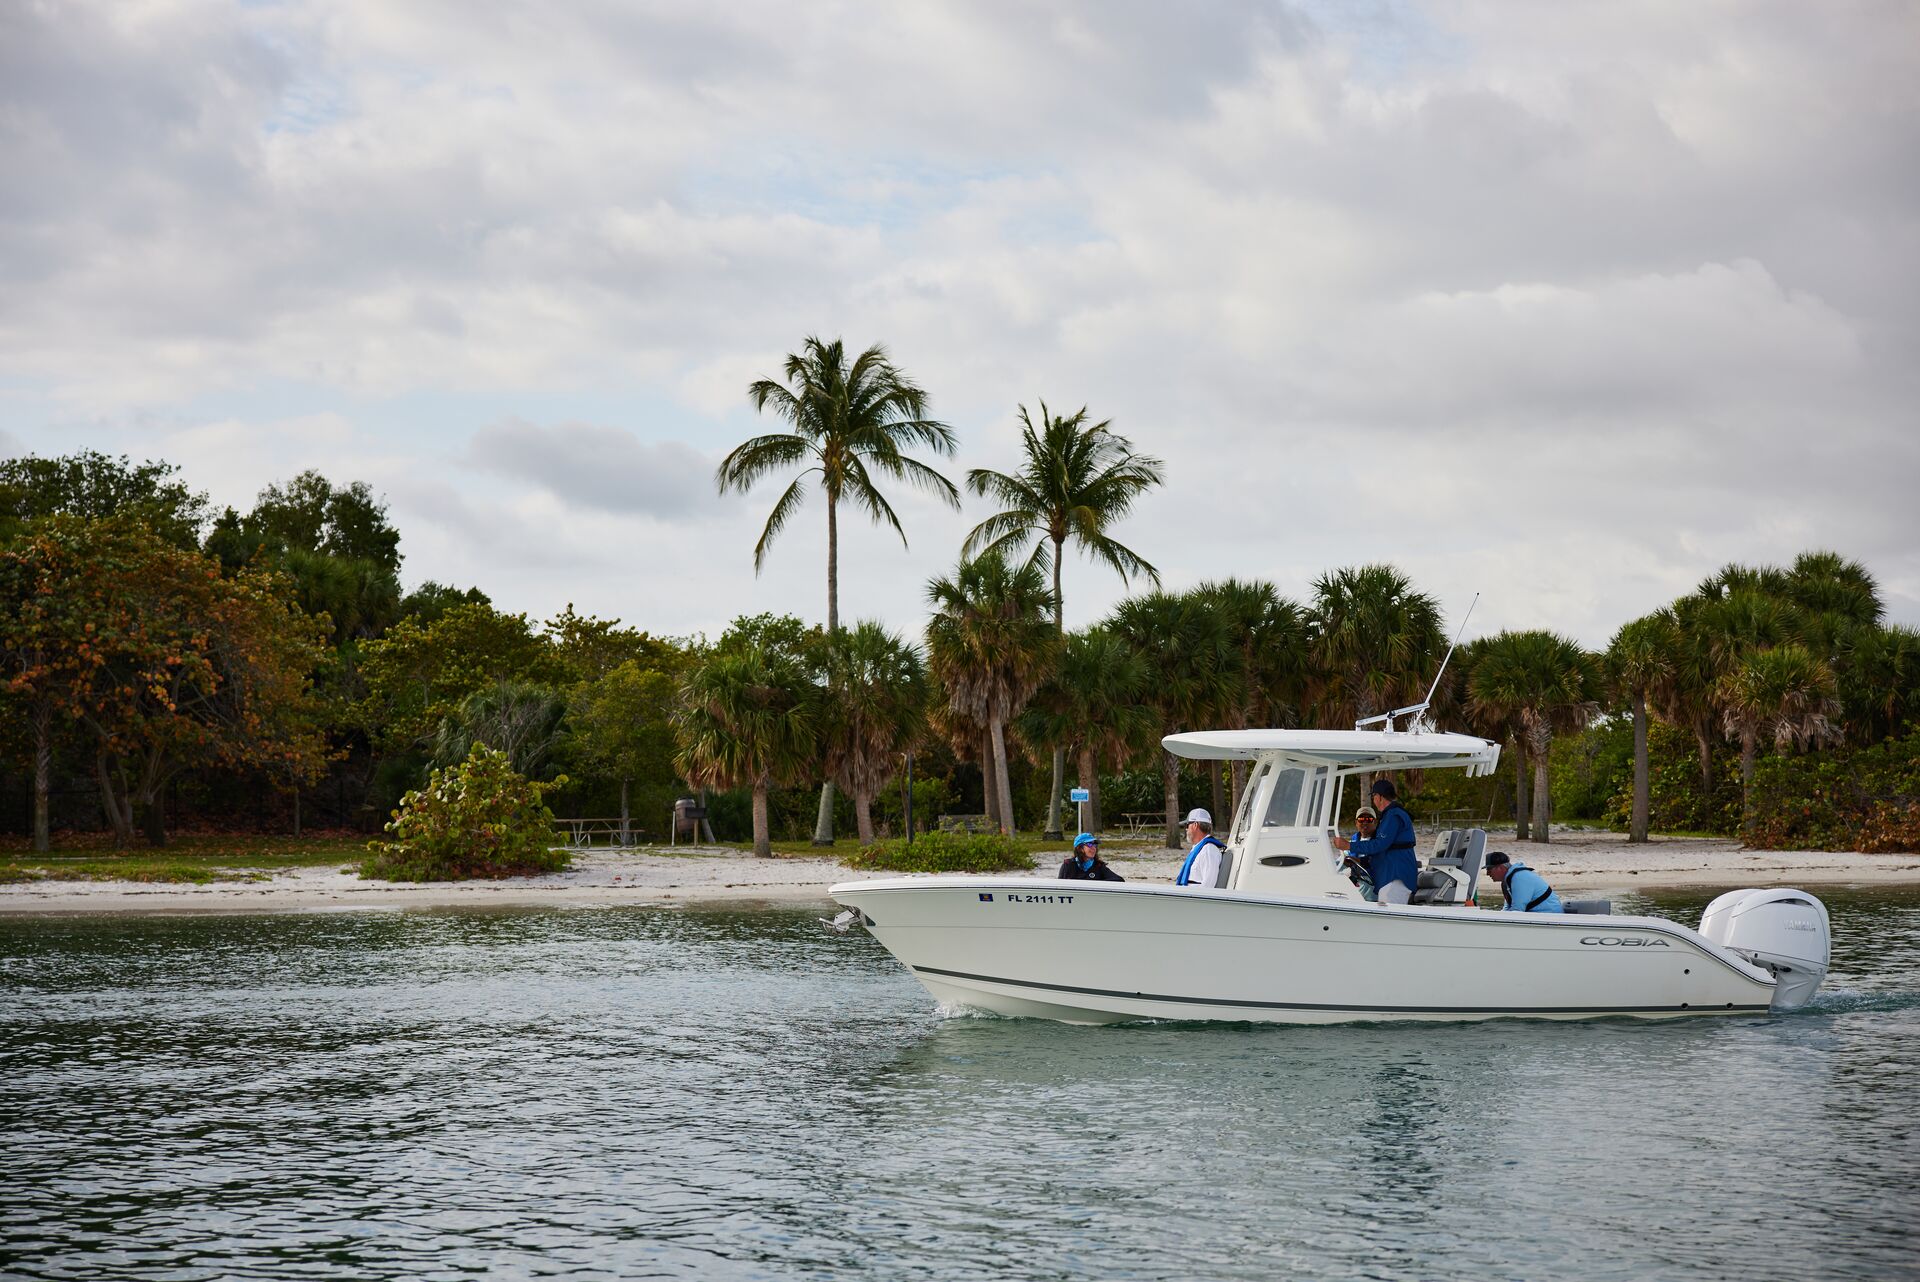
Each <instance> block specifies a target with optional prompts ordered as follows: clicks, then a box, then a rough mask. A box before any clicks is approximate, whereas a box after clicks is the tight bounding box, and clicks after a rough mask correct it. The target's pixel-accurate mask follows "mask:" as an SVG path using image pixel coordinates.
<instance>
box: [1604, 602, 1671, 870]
mask: <svg viewBox="0 0 1920 1282" xmlns="http://www.w3.org/2000/svg"><path fill="white" fill-rule="evenodd" d="M1675 627H1676V625H1675V622H1674V617H1673V615H1672V613H1671V612H1669V611H1665V610H1661V611H1657V612H1655V613H1653V614H1649V615H1647V616H1645V617H1644V618H1639V619H1635V620H1634V621H1633V622H1631V623H1628V624H1625V625H1623V626H1622V627H1621V629H1620V630H1619V631H1618V632H1616V633H1614V634H1613V641H1612V643H1611V644H1609V645H1608V647H1607V655H1606V671H1607V678H1608V682H1609V684H1610V685H1611V686H1612V688H1613V690H1614V692H1615V693H1616V694H1617V695H1618V696H1619V697H1621V698H1624V699H1626V700H1627V702H1628V703H1629V704H1630V705H1631V707H1632V708H1633V811H1632V817H1631V819H1630V821H1629V824H1628V829H1627V840H1628V841H1631V842H1644V841H1646V840H1647V824H1648V819H1649V816H1650V815H1651V813H1652V811H1651V807H1652V793H1651V791H1650V787H1651V778H1652V775H1651V773H1650V766H1649V763H1648V760H1647V706H1648V704H1649V702H1650V701H1652V700H1653V699H1654V698H1655V697H1656V696H1657V695H1658V693H1659V692H1660V691H1661V690H1663V689H1665V688H1666V686H1667V683H1669V682H1671V681H1672V680H1673V678H1674V673H1675V670H1676V666H1677V665H1676V662H1675V651H1676V650H1677V648H1678V638H1677V637H1676V636H1675Z"/></svg>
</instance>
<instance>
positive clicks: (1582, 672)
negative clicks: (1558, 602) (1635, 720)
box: [1470, 631, 1600, 842]
mask: <svg viewBox="0 0 1920 1282" xmlns="http://www.w3.org/2000/svg"><path fill="white" fill-rule="evenodd" d="M1599 676H1600V674H1599V668H1598V664H1597V662H1596V661H1595V659H1594V657H1593V656H1592V655H1589V654H1587V653H1586V652H1585V651H1584V650H1582V649H1581V648H1580V646H1579V645H1578V644H1577V643H1576V642H1573V641H1570V640H1568V639H1567V638H1566V637H1562V636H1556V635H1555V634H1553V633H1551V632H1542V631H1533V632H1503V633H1501V634H1499V635H1498V636H1495V637H1491V638H1489V639H1488V641H1487V644H1486V646H1485V648H1484V649H1483V650H1482V651H1481V653H1480V655H1479V658H1478V660H1477V661H1476V662H1475V664H1474V667H1473V678H1472V685H1471V693H1470V699H1471V702H1472V703H1473V704H1474V705H1476V706H1477V707H1479V708H1480V709H1482V710H1484V711H1485V712H1487V713H1489V714H1491V715H1494V716H1501V715H1506V716H1513V717H1517V718H1518V720H1519V723H1520V725H1521V727H1522V728H1523V730H1524V732H1525V736H1526V740H1527V755H1528V757H1529V758H1530V759H1531V760H1532V762H1533V840H1535V841H1539V842H1544V841H1547V840H1549V839H1550V832H1549V829H1548V823H1549V820H1550V819H1551V818H1552V814H1551V811H1552V805H1551V777H1550V774H1549V769H1550V765H1551V758H1552V752H1553V736H1554V735H1555V734H1556V733H1559V732H1561V731H1566V730H1578V729H1581V728H1582V727H1584V726H1585V725H1586V724H1587V723H1588V722H1589V721H1591V720H1592V719H1593V717H1594V715H1595V714H1596V713H1597V712H1598V711H1599V702H1598V699H1597V695H1598V693H1599V688H1600V680H1599Z"/></svg>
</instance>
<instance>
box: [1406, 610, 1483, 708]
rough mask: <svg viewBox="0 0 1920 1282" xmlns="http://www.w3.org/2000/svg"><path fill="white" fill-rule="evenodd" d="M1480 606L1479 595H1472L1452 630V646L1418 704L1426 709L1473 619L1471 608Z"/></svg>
mask: <svg viewBox="0 0 1920 1282" xmlns="http://www.w3.org/2000/svg"><path fill="white" fill-rule="evenodd" d="M1479 604H1480V594H1479V593H1478V592H1476V593H1474V594H1473V600H1471V601H1469V602H1467V612H1466V613H1465V614H1463V615H1461V616H1460V626H1459V627H1457V628H1455V629H1454V630H1453V644H1452V645H1450V646H1448V647H1447V657H1446V658H1444V659H1442V660H1440V671H1438V672H1436V673H1434V674H1433V684H1432V685H1431V686H1428V687H1427V697H1426V698H1425V699H1423V700H1421V702H1420V706H1421V707H1423V708H1424V707H1426V706H1427V705H1428V704H1429V703H1432V702H1433V696H1434V692H1435V691H1437V690H1438V689H1439V688H1440V678H1441V677H1444V676H1446V675H1447V665H1448V664H1449V663H1452V662H1453V652H1454V650H1455V649H1456V648H1457V647H1458V646H1459V644H1460V634H1461V633H1462V632H1465V631H1466V630H1467V620H1468V619H1471V618H1472V617H1473V607H1474V606H1476V605H1479Z"/></svg>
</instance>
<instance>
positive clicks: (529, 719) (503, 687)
mask: <svg viewBox="0 0 1920 1282" xmlns="http://www.w3.org/2000/svg"><path fill="white" fill-rule="evenodd" d="M566 711H567V706H566V704H565V702H563V701H562V700H561V698H560V696H559V695H558V694H555V693H554V692H553V691H552V690H549V689H547V688H546V687H545V686H541V685H534V684H533V683H531V682H527V681H515V680H512V679H507V678H503V679H501V680H498V681H495V682H494V683H493V684H492V685H490V686H487V687H486V688H485V689H482V690H476V691H475V692H474V693H472V694H470V695H468V696H467V697H466V698H465V699H463V700H461V702H460V706H459V708H458V709H457V710H456V711H455V712H454V714H453V715H452V716H450V717H446V718H444V719H442V721H441V722H440V726H439V729H438V730H437V731H436V732H435V733H434V739H433V760H434V764H436V765H441V766H450V765H455V764H457V763H459V762H462V761H465V760H466V759H467V757H468V755H469V754H471V753H472V751H473V745H474V744H476V743H480V744H485V745H486V746H487V747H489V748H493V749H496V750H497V751H500V752H504V753H506V754H507V761H508V763H509V764H511V765H512V767H513V769H514V773H516V774H520V775H524V776H526V777H527V778H529V779H535V778H538V777H539V774H540V770H541V768H542V767H543V766H544V765H545V764H546V762H547V758H548V757H549V756H550V755H552V752H553V749H554V746H555V745H556V744H558V743H559V741H560V729H561V721H562V720H563V719H564V718H565V716H566Z"/></svg>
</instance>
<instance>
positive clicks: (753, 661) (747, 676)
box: [675, 639, 821, 858]
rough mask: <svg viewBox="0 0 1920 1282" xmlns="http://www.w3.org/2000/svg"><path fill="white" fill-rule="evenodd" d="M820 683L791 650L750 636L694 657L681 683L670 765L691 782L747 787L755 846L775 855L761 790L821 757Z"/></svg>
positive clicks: (802, 772) (796, 775)
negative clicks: (818, 747)
mask: <svg viewBox="0 0 1920 1282" xmlns="http://www.w3.org/2000/svg"><path fill="white" fill-rule="evenodd" d="M820 702H821V689H820V687H819V686H818V685H817V684H816V683H815V681H814V677H813V674H812V673H811V672H809V671H808V670H807V669H806V667H805V666H804V665H803V664H801V663H800V662H798V661H796V660H795V659H794V658H793V656H791V655H789V654H784V653H782V652H781V651H780V650H779V649H777V648H775V647H773V646H769V645H766V644H764V643H761V642H758V641H755V640H740V641H736V642H735V643H734V644H731V645H728V644H725V643H724V639H723V644H721V645H719V646H717V647H715V648H714V649H713V650H711V651H709V652H708V653H706V654H704V655H702V656H700V658H699V659H698V661H696V662H695V664H694V665H693V667H692V668H691V669H689V671H688V672H687V675H686V677H685V679H684V681H683V682H682V684H681V688H680V708H679V711H678V714H677V716H676V718H675V726H676V729H677V731H678V737H679V742H680V750H679V753H678V755H677V756H676V757H675V765H676V767H677V768H678V769H679V771H680V773H681V775H682V776H683V777H685V778H686V779H687V780H688V781H689V782H691V783H693V784H694V785H696V786H697V787H703V788H750V789H752V792H753V853H754V854H756V855H759V856H761V857H762V858H766V857H770V856H771V855H772V854H773V843H772V838H771V835H770V829H769V824H768V811H767V794H768V792H769V790H770V789H772V788H773V787H775V786H776V785H782V784H788V783H796V782H798V781H799V780H801V779H802V778H804V777H805V776H806V775H807V774H808V772H810V771H811V770H812V769H814V767H815V766H817V765H818V764H819V754H818V752H817V751H816V741H815V731H816V726H817V723H818V721H819V715H820Z"/></svg>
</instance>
